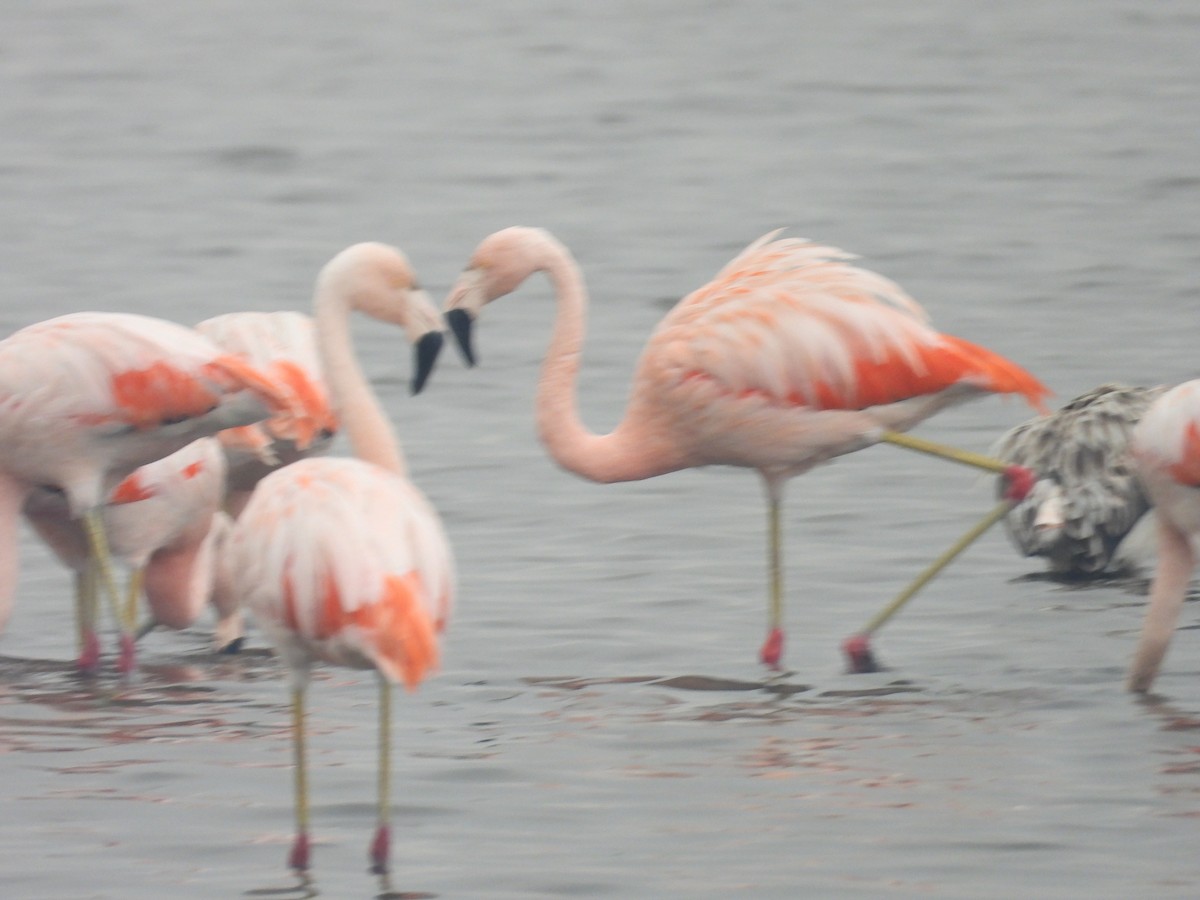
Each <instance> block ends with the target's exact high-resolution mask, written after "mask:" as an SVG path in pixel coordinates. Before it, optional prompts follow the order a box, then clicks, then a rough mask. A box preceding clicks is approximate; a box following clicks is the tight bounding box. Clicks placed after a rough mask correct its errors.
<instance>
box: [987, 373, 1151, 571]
mask: <svg viewBox="0 0 1200 900" xmlns="http://www.w3.org/2000/svg"><path fill="white" fill-rule="evenodd" d="M1164 390H1165V388H1161V387H1153V388H1145V387H1127V386H1125V385H1120V384H1102V385H1100V386H1099V387H1096V388H1093V389H1092V390H1090V391H1087V392H1086V393H1083V394H1080V395H1079V396H1078V397H1076V398H1075V399H1074V400H1072V401H1071V402H1069V403H1067V404H1066V405H1064V406H1063V408H1062V409H1060V410H1058V411H1056V412H1054V413H1053V414H1051V415H1048V416H1038V417H1037V418H1034V419H1030V420H1029V421H1028V422H1023V423H1022V424H1020V425H1018V426H1017V427H1016V428H1013V429H1011V430H1010V431H1008V432H1007V433H1006V434H1005V435H1004V436H1003V437H1002V438H1000V440H999V441H998V442H997V443H996V445H995V446H994V447H993V448H992V453H993V454H994V455H996V456H999V457H1000V458H1001V459H1006V460H1008V461H1009V462H1011V463H1015V464H1018V465H1022V466H1027V467H1028V468H1030V469H1032V470H1033V471H1034V472H1037V474H1038V478H1037V481H1036V482H1035V483H1034V485H1033V488H1032V490H1030V492H1029V494H1027V495H1026V497H1025V498H1024V499H1023V500H1021V501H1020V502H1019V503H1017V504H1016V505H1014V506H1013V508H1012V509H1011V510H1010V511H1009V513H1008V515H1007V516H1006V517H1005V519H1004V524H1005V527H1006V530H1007V531H1008V536H1009V538H1010V539H1011V540H1012V543H1013V544H1014V546H1016V548H1017V549H1018V550H1019V551H1021V553H1022V554H1023V555H1025V556H1040V557H1042V558H1043V559H1045V560H1046V563H1047V564H1048V566H1049V569H1050V571H1051V573H1053V574H1054V575H1056V576H1059V577H1063V578H1078V579H1082V578H1095V577H1097V576H1101V575H1111V574H1117V573H1120V572H1123V571H1127V570H1131V569H1136V568H1138V567H1139V565H1140V564H1141V563H1142V562H1143V556H1144V555H1146V551H1147V549H1148V548H1147V547H1146V546H1145V545H1146V543H1147V542H1146V541H1144V540H1143V539H1142V538H1143V535H1144V534H1146V533H1147V528H1148V525H1149V522H1150V519H1151V518H1152V516H1150V515H1148V514H1149V513H1150V501H1149V500H1148V499H1147V497H1146V493H1145V491H1144V490H1143V489H1142V485H1141V483H1140V482H1139V480H1138V478H1137V475H1136V474H1135V473H1134V467H1133V460H1132V458H1131V457H1130V454H1129V440H1130V436H1131V435H1132V433H1133V429H1134V426H1136V425H1137V423H1138V421H1139V420H1140V419H1141V417H1142V415H1143V414H1144V413H1145V412H1146V408H1147V407H1148V406H1149V405H1150V404H1151V402H1153V400H1154V399H1155V398H1156V397H1158V396H1159V395H1160V394H1162V392H1163V391H1164ZM1004 489H1005V488H1004V486H1003V485H1001V486H1000V490H1001V491H1003V490H1004Z"/></svg>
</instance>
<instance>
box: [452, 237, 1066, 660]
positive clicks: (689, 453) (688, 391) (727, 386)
mask: <svg viewBox="0 0 1200 900" xmlns="http://www.w3.org/2000/svg"><path fill="white" fill-rule="evenodd" d="M774 237H775V235H774V234H771V235H768V236H766V237H764V238H762V239H761V240H759V241H756V242H755V243H753V244H751V245H750V246H749V247H748V248H747V249H746V250H744V251H743V252H742V253H741V254H740V255H738V256H737V257H736V258H735V259H734V260H733V261H732V262H730V263H729V264H728V265H727V266H725V268H724V269H722V270H721V271H720V273H718V275H717V276H716V278H715V279H714V280H713V281H711V282H710V283H709V284H707V285H705V286H704V287H702V288H700V289H699V290H697V291H695V292H693V293H692V294H690V295H689V296H687V297H685V298H684V299H683V300H682V301H680V302H679V303H678V304H677V305H676V306H675V307H674V309H672V310H671V312H670V313H668V314H667V316H666V318H665V319H664V320H663V321H662V322H661V323H660V324H659V326H658V328H657V329H656V330H655V331H654V333H653V334H652V335H651V336H650V340H649V343H648V344H647V346H646V348H645V350H644V351H643V352H642V356H641V360H640V362H639V363H638V366H637V370H636V374H635V375H634V380H633V388H632V393H631V396H630V399H629V405H628V407H627V409H626V412H625V417H624V418H623V420H622V421H621V422H620V423H619V424H618V425H617V427H616V428H615V429H614V430H613V431H612V432H611V433H609V434H605V435H596V434H592V433H590V432H589V431H587V429H586V428H585V427H584V425H583V424H582V423H581V422H580V419H579V414H578V411H577V405H576V397H575V385H576V380H577V376H578V372H579V361H580V356H581V354H582V350H583V337H584V316H585V306H586V302H587V293H586V290H585V288H584V285H583V278H582V275H581V274H580V271H579V268H578V266H577V265H576V263H575V260H574V259H573V258H572V256H571V254H570V252H569V251H568V250H567V248H566V247H564V246H563V245H562V244H561V243H559V241H558V240H556V239H555V238H554V237H553V236H552V235H551V234H549V233H548V232H546V231H543V230H541V229H536V228H521V227H514V228H506V229H504V230H502V231H498V232H496V233H495V234H493V235H491V236H489V237H487V238H485V239H484V240H483V242H482V243H481V244H480V245H479V246H478V248H477V249H476V250H475V252H474V254H473V255H472V256H471V259H470V262H469V264H468V266H467V268H466V270H465V271H464V272H463V274H462V275H461V276H460V277H459V279H458V281H457V282H456V284H455V285H454V287H453V288H452V289H451V291H450V294H449V296H448V297H447V300H446V309H447V314H446V315H447V321H448V323H449V325H450V327H451V329H452V330H453V332H454V334H455V336H456V337H457V338H458V341H459V344H460V346H461V348H462V351H463V354H464V356H465V357H466V359H467V361H468V363H473V361H474V352H473V350H472V347H471V325H472V322H473V321H474V319H475V318H476V317H477V316H478V315H479V313H480V310H481V309H482V308H483V306H484V305H485V304H487V303H489V302H490V301H492V300H495V299H496V298H498V297H502V296H504V295H505V294H508V293H511V292H512V291H514V290H516V288H517V287H518V286H519V285H520V284H521V283H522V282H523V281H524V280H525V279H526V278H528V277H529V276H530V275H531V274H533V273H534V272H538V271H542V272H545V273H546V274H547V275H548V276H549V278H550V280H551V282H552V283H553V285H554V288H555V292H556V295H557V304H558V314H557V317H556V318H555V322H554V330H553V333H552V335H551V338H550V347H549V350H548V352H547V354H546V359H545V362H544V363H543V365H542V372H541V379H540V381H539V386H538V394H537V404H536V406H537V425H538V434H539V435H540V437H541V440H542V443H543V444H545V446H546V448H547V450H548V451H549V453H550V455H551V457H553V458H554V460H555V461H556V462H557V463H558V464H559V465H560V466H562V467H563V468H564V469H566V470H568V471H570V472H574V473H575V474H577V475H580V476H582V477H583V478H587V479H590V480H592V481H598V482H606V483H607V482H616V481H633V480H638V479H642V478H650V477H652V476H655V475H662V474H664V473H667V472H673V471H676V470H678V469H685V468H690V467H693V466H707V465H734V466H745V467H747V468H752V469H755V470H757V471H758V473H759V475H760V476H761V478H762V482H763V486H764V488H765V491H766V497H767V505H768V515H769V518H768V531H769V535H770V537H769V543H770V548H769V564H770V613H769V624H768V633H767V639H766V642H765V643H764V644H763V648H762V651H761V653H760V657H761V659H762V660H763V662H764V663H766V664H767V665H769V666H772V667H776V666H778V665H779V660H780V658H781V656H782V651H783V622H782V619H783V578H782V565H781V548H780V544H781V529H780V504H781V502H782V497H783V488H784V484H785V483H786V481H787V480H788V479H789V478H791V477H792V476H794V475H798V474H800V473H802V472H806V471H808V470H809V469H811V468H812V467H813V466H815V465H817V464H818V463H821V462H824V461H825V460H828V459H831V458H833V457H835V456H839V455H841V454H843V453H848V452H850V451H852V450H859V449H862V448H863V447H867V446H869V445H871V444H874V443H877V442H878V441H880V440H895V441H899V440H900V439H901V436H897V435H895V434H894V432H896V431H903V430H905V429H908V428H910V427H912V426H913V425H915V424H917V423H918V422H920V421H921V420H923V419H925V418H926V417H928V416H930V415H932V414H934V413H935V412H937V411H938V410H940V409H943V408H944V407H946V406H948V405H950V404H952V403H956V402H958V401H961V400H964V399H967V398H968V397H971V396H974V395H977V394H981V393H984V392H998V393H1019V394H1022V395H1024V396H1025V397H1026V398H1027V399H1028V400H1029V401H1030V403H1032V404H1033V405H1035V406H1038V407H1040V406H1041V403H1042V398H1043V397H1044V396H1045V395H1046V393H1047V391H1046V389H1045V388H1044V387H1043V386H1042V385H1041V384H1040V383H1039V382H1038V381H1037V379H1035V378H1034V377H1033V376H1032V375H1030V374H1029V373H1028V372H1026V371H1025V370H1024V369H1021V368H1020V367H1019V366H1017V365H1016V364H1014V363H1012V362H1010V361H1008V360H1007V359H1004V358H1003V357H1001V356H999V355H997V354H995V353H993V352H991V351H990V350H986V349H984V348H982V347H978V346H976V345H974V344H970V343H968V342H966V341H964V340H960V339H959V338H955V337H950V336H948V335H944V334H940V333H939V332H937V331H935V330H934V329H933V328H932V326H931V325H930V324H929V321H928V318H927V316H926V314H925V312H924V311H923V310H922V309H921V308H920V306H918V305H917V303H916V302H915V301H914V300H913V299H912V298H911V297H909V296H908V294H906V293H905V292H904V291H903V290H902V289H901V288H900V287H899V285H897V284H895V283H894V282H892V281H890V280H888V279H886V278H884V277H883V276H880V275H877V274H875V273H873V272H869V271H867V270H865V269H860V268H857V267H855V266H852V265H850V264H848V262H847V260H848V259H851V258H852V257H850V256H849V255H848V254H846V253H843V252H842V251H840V250H836V249H834V248H831V247H823V246H820V245H817V244H813V243H810V242H808V241H803V240H794V239H793V240H775V239H774Z"/></svg>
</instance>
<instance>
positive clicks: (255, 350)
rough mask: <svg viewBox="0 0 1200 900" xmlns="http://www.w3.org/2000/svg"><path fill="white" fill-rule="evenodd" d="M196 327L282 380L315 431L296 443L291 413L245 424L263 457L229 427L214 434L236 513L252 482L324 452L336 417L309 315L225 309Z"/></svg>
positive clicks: (232, 510)
mask: <svg viewBox="0 0 1200 900" xmlns="http://www.w3.org/2000/svg"><path fill="white" fill-rule="evenodd" d="M196 330H197V331H199V332H200V333H201V334H203V335H205V336H206V337H208V338H209V339H210V340H212V341H213V343H215V344H217V345H218V346H220V347H222V348H223V349H225V350H227V351H228V352H230V353H235V354H237V355H238V356H240V357H242V358H243V359H245V360H246V361H247V362H249V363H250V364H251V365H253V366H255V367H257V368H258V369H259V370H260V371H262V372H264V373H265V374H266V375H267V376H268V377H270V378H272V379H274V380H275V381H277V382H279V383H282V384H285V385H287V387H288V388H289V389H290V390H291V392H292V394H293V395H294V396H295V397H296V398H297V400H298V401H299V403H300V404H301V405H302V406H303V408H304V411H305V415H306V416H307V419H308V428H307V430H308V431H311V432H313V433H314V434H315V438H314V439H313V440H312V441H310V442H308V443H307V444H306V445H303V446H302V445H300V444H298V442H297V440H296V437H297V435H296V428H295V421H294V419H292V418H289V417H283V416H280V417H274V418H271V419H267V420H266V421H264V422H260V423H257V424H255V425H248V426H246V429H247V430H251V431H253V432H255V433H256V434H257V435H258V436H259V438H260V441H265V442H267V443H268V444H269V446H270V454H269V456H268V457H267V458H266V459H264V458H263V455H262V454H259V453H254V452H250V451H248V450H247V449H246V448H245V446H244V444H245V442H244V441H241V442H239V440H238V438H239V437H241V436H240V435H238V434H236V433H233V432H223V433H222V434H221V435H219V437H220V438H221V440H222V442H223V443H224V444H225V445H226V446H225V451H226V454H227V456H228V459H229V475H228V486H227V488H226V490H227V495H226V501H225V508H226V510H227V511H228V512H229V514H230V515H231V516H233V517H234V518H235V519H236V518H237V517H238V516H239V515H241V512H242V510H243V509H244V508H245V506H246V502H247V501H248V500H249V499H250V493H251V492H252V491H253V490H254V486H255V485H256V484H258V482H259V480H261V479H262V477H263V476H264V475H266V474H267V473H268V472H271V471H273V470H274V469H276V468H278V467H279V466H283V465H287V464H288V463H292V462H295V461H296V460H298V459H303V458H306V457H309V456H319V455H322V454H324V453H325V452H327V451H328V450H329V447H330V445H331V444H332V443H333V438H334V435H335V434H336V432H337V427H338V426H337V419H336V417H335V416H334V415H333V411H332V409H331V406H330V399H329V392H328V390H327V389H326V387H325V380H324V377H323V376H322V375H321V363H320V359H319V357H318V352H317V341H316V335H315V334H314V331H313V321H312V318H311V317H310V316H307V315H305V314H304V313H301V312H294V311H291V310H285V311H281V312H235V313H226V314H225V315H221V316H214V317H213V318H211V319H205V320H204V321H203V322H200V323H199V324H197V325H196Z"/></svg>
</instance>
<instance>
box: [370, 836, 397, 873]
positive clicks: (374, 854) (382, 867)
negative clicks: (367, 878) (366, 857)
mask: <svg viewBox="0 0 1200 900" xmlns="http://www.w3.org/2000/svg"><path fill="white" fill-rule="evenodd" d="M391 843H392V830H391V828H389V827H388V826H387V825H380V826H379V827H378V828H376V829H375V837H374V839H372V841H371V853H370V857H371V874H372V875H386V874H387V872H388V856H389V849H390V847H391Z"/></svg>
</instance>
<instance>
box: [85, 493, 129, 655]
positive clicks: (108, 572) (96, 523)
mask: <svg viewBox="0 0 1200 900" xmlns="http://www.w3.org/2000/svg"><path fill="white" fill-rule="evenodd" d="M83 525H84V530H85V531H86V532H87V538H88V548H89V551H90V553H91V557H92V560H93V562H94V565H95V567H96V570H97V572H98V573H99V575H100V580H101V581H102V582H103V585H104V593H105V594H106V595H107V597H108V601H109V604H110V605H111V607H112V613H113V618H114V619H116V621H117V627H118V628H119V629H120V631H121V638H120V641H121V650H120V658H119V660H118V662H117V670H118V671H119V672H122V673H128V672H130V671H132V670H133V666H134V651H133V624H132V623H130V622H129V621H127V619H126V617H125V609H124V607H123V604H122V603H121V598H120V595H119V593H118V591H117V579H116V576H115V575H114V574H113V566H112V554H111V553H110V552H109V550H108V537H107V536H106V535H105V533H104V521H103V519H102V518H101V515H100V511H99V510H96V509H89V510H88V511H87V512H86V513H85V514H84V517H83Z"/></svg>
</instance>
